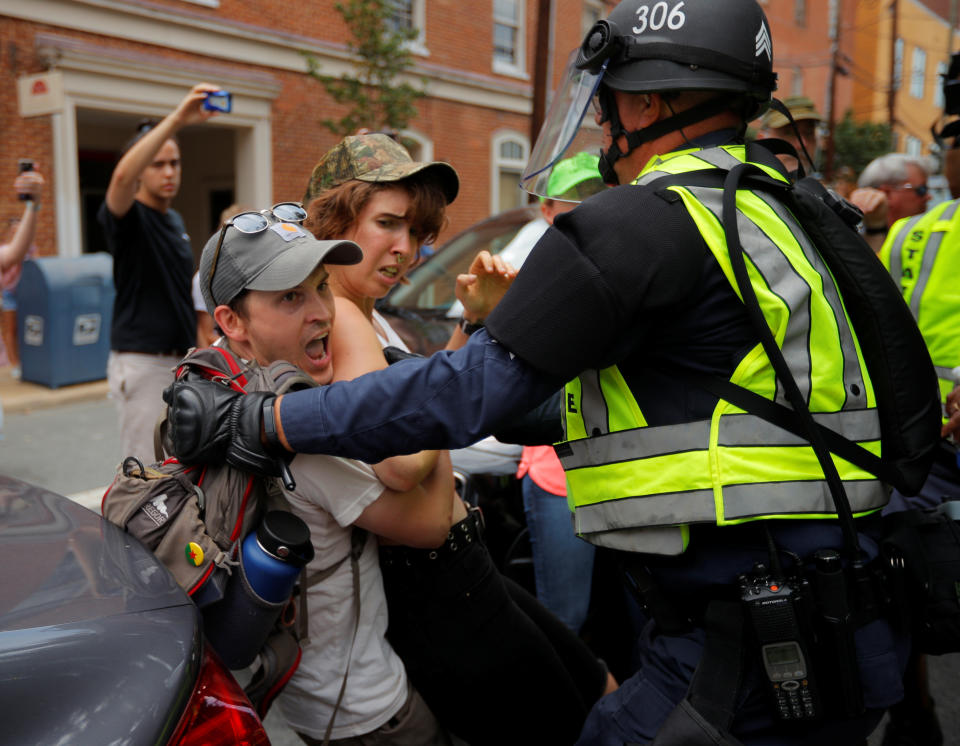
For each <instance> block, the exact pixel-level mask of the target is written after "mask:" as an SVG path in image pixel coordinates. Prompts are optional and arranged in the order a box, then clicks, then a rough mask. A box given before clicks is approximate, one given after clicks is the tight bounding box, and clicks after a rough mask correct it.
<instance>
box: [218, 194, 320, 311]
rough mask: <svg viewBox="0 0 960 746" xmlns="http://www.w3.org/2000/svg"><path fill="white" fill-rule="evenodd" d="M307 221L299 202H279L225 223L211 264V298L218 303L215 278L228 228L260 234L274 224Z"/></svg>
mask: <svg viewBox="0 0 960 746" xmlns="http://www.w3.org/2000/svg"><path fill="white" fill-rule="evenodd" d="M306 219H307V211H306V210H304V209H303V205H301V204H300V203H299V202H279V203H277V204H275V205H274V206H273V207H271V208H270V209H269V210H260V211H259V212H253V211H250V212H240V213H237V214H236V215H234V216H233V217H232V218H230V219H229V220H227V221H226V222H224V224H223V228H221V229H220V238H219V239H218V240H217V248H216V249H214V252H213V262H212V263H211V264H210V276H209V277H208V278H207V287H208V288H210V297H211V298H213V300H214V302H216V300H217V299H216V298H215V297H214V295H213V276H214V275H215V274H216V272H217V261H218V260H219V259H220V249H221V247H222V246H223V237H224V236H226V235H227V228H230V227H231V226H232V227H234V228H236V229H237V230H238V231H240V232H241V233H248V234H253V233H260V232H262V231H265V230H266V229H267V228H269V227H270V226H271V225H273V224H274V223H296V224H297V225H300V224H301V223H303V221H304V220H306Z"/></svg>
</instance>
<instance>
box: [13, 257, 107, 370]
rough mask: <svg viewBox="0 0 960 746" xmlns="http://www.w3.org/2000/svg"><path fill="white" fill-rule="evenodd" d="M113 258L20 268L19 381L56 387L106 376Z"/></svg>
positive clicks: (50, 260)
mask: <svg viewBox="0 0 960 746" xmlns="http://www.w3.org/2000/svg"><path fill="white" fill-rule="evenodd" d="M114 295H115V292H114V288H113V257H111V256H110V255H109V254H104V253H99V254H84V255H83V256H77V257H41V258H39V259H29V260H27V261H26V262H24V263H23V275H22V276H21V278H20V285H19V286H18V287H17V334H18V337H19V341H20V371H21V377H22V379H23V380H24V381H32V382H33V383H42V384H44V385H45V386H49V387H50V388H53V389H55V388H58V387H60V386H66V385H68V384H71V383H82V382H83V381H97V380H100V379H102V378H106V376H107V357H108V356H109V355H110V319H111V316H112V314H113V297H114Z"/></svg>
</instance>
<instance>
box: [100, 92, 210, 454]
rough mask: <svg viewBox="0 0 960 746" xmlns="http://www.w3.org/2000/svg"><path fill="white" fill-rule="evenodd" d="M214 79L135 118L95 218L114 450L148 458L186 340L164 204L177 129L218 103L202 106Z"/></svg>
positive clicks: (189, 331) (190, 335) (186, 268)
mask: <svg viewBox="0 0 960 746" xmlns="http://www.w3.org/2000/svg"><path fill="white" fill-rule="evenodd" d="M219 91H220V87H219V86H216V85H211V84H209V83H199V84H197V85H195V86H194V87H193V88H192V89H191V90H190V92H189V93H187V95H186V96H184V98H183V100H182V101H181V102H180V103H179V104H178V105H177V107H176V109H174V110H173V111H172V112H171V113H170V114H168V115H167V116H166V117H164V118H163V119H162V120H161V121H160V122H158V123H155V124H154V123H152V122H149V121H147V122H144V123H142V124H141V125H140V127H139V128H138V132H137V134H136V135H135V136H134V138H133V139H132V140H131V141H130V142H129V143H128V144H127V145H126V147H125V148H124V150H123V155H122V156H121V158H120V161H119V162H118V163H117V165H116V168H114V171H113V175H112V176H111V178H110V185H109V187H107V196H106V200H105V201H104V203H103V205H101V207H100V211H99V213H98V215H97V219H98V220H99V222H100V224H101V225H102V226H103V230H104V233H105V236H106V240H107V247H108V249H109V251H110V253H111V254H112V255H113V282H114V285H115V287H116V293H117V294H116V300H115V301H114V306H113V322H112V328H111V332H110V358H109V361H108V363H107V379H108V381H109V385H110V395H111V397H112V398H113V399H114V400H115V401H116V403H117V408H118V410H119V416H120V438H121V444H122V447H123V454H122V455H123V456H124V457H126V456H136V457H137V458H139V459H140V460H141V461H143V462H144V463H151V462H152V461H153V460H154V449H153V429H154V424H155V423H156V421H157V417H158V416H159V415H160V411H161V408H162V407H163V401H162V400H161V398H160V394H161V392H162V391H163V389H164V387H166V386H167V385H169V384H170V383H171V382H172V381H173V374H172V372H171V371H172V369H173V367H174V366H175V365H176V363H177V361H178V360H180V359H181V358H182V357H183V356H184V355H185V354H186V352H187V350H188V349H190V348H191V347H193V345H194V340H195V338H196V328H197V327H196V324H197V321H196V316H195V313H194V310H193V301H192V299H191V295H190V278H191V276H192V275H193V249H192V248H191V246H190V237H189V236H188V235H187V230H186V228H185V227H184V224H183V219H182V218H181V217H180V215H179V213H177V211H176V210H174V209H172V207H171V205H172V204H173V200H174V198H175V197H176V196H177V192H178V191H179V189H180V179H181V173H182V172H181V168H182V167H181V162H180V147H179V145H178V144H177V140H176V135H177V132H179V131H180V129H182V128H183V127H185V126H187V125H191V124H200V123H202V122H205V121H207V120H208V119H209V118H210V117H212V116H215V115H216V113H217V112H215V111H212V110H210V109H209V107H206V106H205V103H206V101H207V98H208V96H209V95H210V94H212V93H216V92H219Z"/></svg>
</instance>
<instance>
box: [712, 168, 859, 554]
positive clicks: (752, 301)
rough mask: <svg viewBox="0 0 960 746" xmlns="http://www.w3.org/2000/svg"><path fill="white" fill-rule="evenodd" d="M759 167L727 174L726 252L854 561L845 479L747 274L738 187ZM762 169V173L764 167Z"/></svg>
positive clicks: (855, 543) (854, 543) (856, 551)
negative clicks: (841, 476)
mask: <svg viewBox="0 0 960 746" xmlns="http://www.w3.org/2000/svg"><path fill="white" fill-rule="evenodd" d="M756 171H760V169H759V168H758V167H757V166H754V165H752V164H750V163H742V164H740V165H738V166H735V167H734V168H733V169H731V171H730V173H728V174H727V178H726V181H725V182H724V188H723V231H724V235H725V237H726V239H727V252H728V253H729V255H730V264H731V266H732V268H733V276H734V278H735V279H736V281H737V288H738V289H739V291H740V297H742V298H743V303H744V305H745V306H746V309H747V315H748V316H749V317H750V322H751V323H752V324H753V327H754V331H755V332H756V333H757V335H758V336H759V337H760V344H761V345H762V346H763V350H764V352H766V354H767V358H768V359H769V360H770V365H771V366H772V367H773V370H774V372H775V373H776V376H777V379H778V380H779V381H780V383H781V384H782V385H783V389H784V392H785V393H786V395H787V399H788V400H789V402H790V405H791V406H792V407H793V411H794V413H795V414H796V415H797V417H798V419H799V422H800V424H801V425H802V426H803V430H804V434H803V437H804V438H806V439H807V440H808V441H809V442H810V445H811V446H813V452H814V453H815V454H816V456H817V461H819V462H820V468H821V469H822V470H823V476H824V479H825V480H826V482H827V485H828V486H829V488H830V495H831V497H832V498H833V502H834V507H836V509H837V516H838V517H839V519H840V528H841V530H842V532H843V539H844V544H845V546H846V549H847V552H848V553H849V555H850V560H851V562H857V563H858V562H860V561H861V557H860V543H859V540H858V539H857V530H856V527H855V526H854V523H853V512H852V511H851V510H850V501H849V500H848V499H847V492H846V489H845V488H844V486H843V480H842V479H840V473H839V472H838V471H837V466H836V464H834V463H833V459H832V458H831V457H830V450H829V448H828V447H827V444H826V441H825V439H824V436H823V433H822V432H821V428H819V427H817V423H816V421H815V420H814V419H813V415H812V414H811V413H810V408H809V407H808V406H807V402H806V400H805V399H804V398H803V394H801V393H800V388H799V387H798V386H797V381H796V379H795V378H794V377H793V373H792V372H791V371H790V366H788V365H787V361H786V360H785V359H784V357H783V352H782V351H781V350H780V347H779V346H777V342H776V340H775V339H774V337H773V332H772V331H770V326H769V325H768V324H767V321H766V319H765V318H764V316H763V311H762V309H761V308H760V301H759V299H758V298H757V294H756V292H755V291H754V289H753V285H752V284H751V283H750V277H749V275H748V274H747V264H746V260H745V259H744V251H743V245H742V244H741V243H740V230H739V228H738V227H737V219H736V213H737V189H738V188H739V184H740V182H741V180H742V179H743V177H744V176H746V175H747V174H748V173H750V172H756ZM761 173H763V172H762V171H761Z"/></svg>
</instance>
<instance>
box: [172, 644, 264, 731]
mask: <svg viewBox="0 0 960 746" xmlns="http://www.w3.org/2000/svg"><path fill="white" fill-rule="evenodd" d="M220 744H222V745H223V746H228V744H229V745H230V746H270V739H269V738H268V737H267V732H266V731H265V730H264V729H263V723H261V722H260V718H259V717H258V716H257V713H256V711H255V710H254V709H253V705H251V704H250V700H249V699H247V695H246V694H244V693H243V689H241V688H240V685H239V684H238V683H237V682H236V679H234V678H233V676H232V675H231V674H230V671H228V670H227V668H226V666H224V665H223V663H221V662H220V659H219V658H217V656H216V654H215V653H214V652H213V651H212V650H211V649H210V646H209V645H206V646H204V651H203V662H202V663H201V664H200V675H199V676H198V677H197V684H196V686H195V687H194V689H193V694H192V695H191V696H190V701H189V702H187V708H186V710H184V713H183V715H182V716H181V718H180V723H179V724H178V725H177V730H176V731H175V732H174V734H173V737H172V738H171V739H170V741H169V746H219V745H220Z"/></svg>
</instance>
